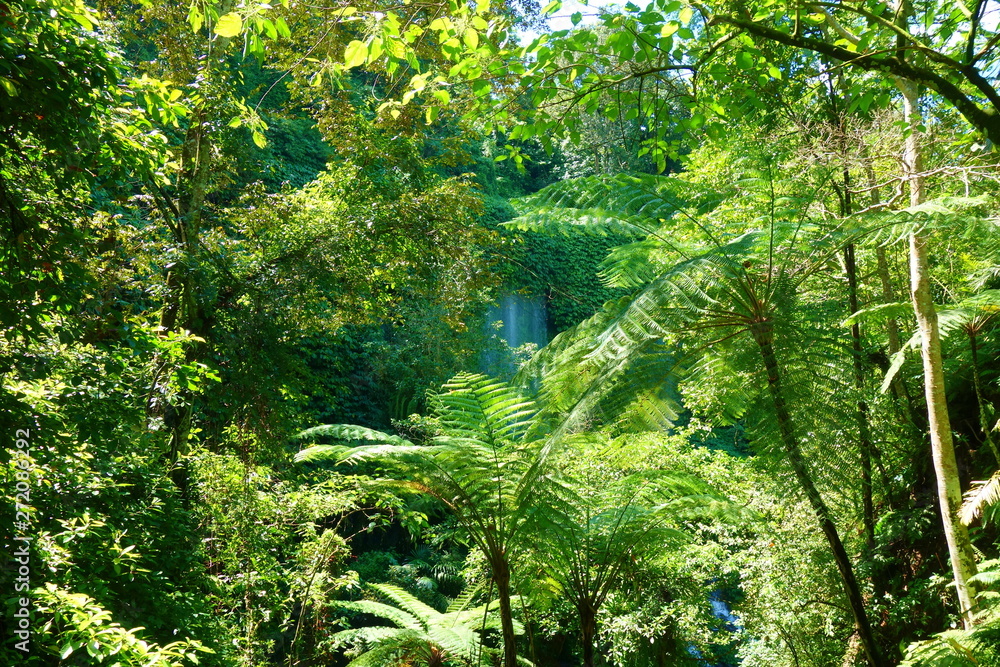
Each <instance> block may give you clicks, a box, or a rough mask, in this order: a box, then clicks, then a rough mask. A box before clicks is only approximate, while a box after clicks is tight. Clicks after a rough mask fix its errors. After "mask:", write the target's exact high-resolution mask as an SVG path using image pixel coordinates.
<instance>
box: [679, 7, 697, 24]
mask: <svg viewBox="0 0 1000 667" xmlns="http://www.w3.org/2000/svg"><path fill="white" fill-rule="evenodd" d="M693 16H694V9H692V8H691V7H685V8H684V9H682V10H681V11H680V13H679V14H678V15H677V18H678V19H680V22H681V23H683V24H684V25H687V24H688V23H690V22H691V17H693Z"/></svg>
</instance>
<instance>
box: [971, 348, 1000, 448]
mask: <svg viewBox="0 0 1000 667" xmlns="http://www.w3.org/2000/svg"><path fill="white" fill-rule="evenodd" d="M977 339H978V334H977V333H976V332H975V331H970V332H969V351H970V352H971V353H972V384H973V386H974V387H975V388H976V402H977V403H979V428H980V429H982V431H983V439H984V440H985V441H986V444H987V446H988V447H989V448H990V451H991V452H993V458H994V459H996V462H997V465H1000V450H997V443H996V442H995V441H994V440H993V433H992V432H993V427H992V426H990V422H991V421H992V419H991V418H990V416H988V415H987V414H986V399H985V398H983V376H982V374H981V373H980V372H979V343H978V340H977Z"/></svg>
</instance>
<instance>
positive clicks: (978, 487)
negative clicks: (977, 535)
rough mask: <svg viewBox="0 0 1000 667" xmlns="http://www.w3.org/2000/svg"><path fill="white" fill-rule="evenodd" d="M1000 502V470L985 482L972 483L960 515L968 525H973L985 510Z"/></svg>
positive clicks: (966, 493) (959, 512) (962, 520)
mask: <svg viewBox="0 0 1000 667" xmlns="http://www.w3.org/2000/svg"><path fill="white" fill-rule="evenodd" d="M998 502H1000V471H997V472H995V473H993V476H992V477H990V478H989V479H988V480H986V481H985V482H973V483H972V486H971V487H970V488H969V490H968V491H966V492H965V498H964V499H963V501H962V507H961V509H959V511H958V517H959V519H960V520H961V522H962V523H964V524H965V525H966V526H968V525H971V524H972V523H973V522H974V521H975V520H976V519H978V518H979V517H980V516H982V514H983V510H985V509H986V508H987V507H990V506H991V505H996V504H997V503H998Z"/></svg>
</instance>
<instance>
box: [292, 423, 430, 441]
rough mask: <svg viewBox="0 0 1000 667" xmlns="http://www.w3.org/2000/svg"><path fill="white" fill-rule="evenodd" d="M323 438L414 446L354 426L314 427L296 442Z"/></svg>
mask: <svg viewBox="0 0 1000 667" xmlns="http://www.w3.org/2000/svg"><path fill="white" fill-rule="evenodd" d="M323 436H326V437H330V438H333V439H335V440H342V441H345V442H377V443H383V444H389V445H410V444H413V443H411V442H410V441H409V440H406V439H404V438H400V437H399V436H397V435H390V434H388V433H383V432H382V431H376V430H375V429H370V428H366V427H364V426H355V425H352V424H323V425H320V426H314V427H312V428H307V429H306V430H304V431H300V432H299V433H297V434H296V435H295V436H294V437H295V439H296V440H312V439H314V438H318V437H323Z"/></svg>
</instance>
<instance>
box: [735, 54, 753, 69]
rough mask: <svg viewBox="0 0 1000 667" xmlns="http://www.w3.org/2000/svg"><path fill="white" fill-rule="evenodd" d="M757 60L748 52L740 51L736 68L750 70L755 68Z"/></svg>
mask: <svg viewBox="0 0 1000 667" xmlns="http://www.w3.org/2000/svg"><path fill="white" fill-rule="evenodd" d="M755 60H756V59H755V58H754V57H753V54H752V53H748V52H746V51H740V52H739V53H737V54H736V66H737V67H739V68H740V69H744V70H746V69H750V68H751V67H753V65H754V61H755Z"/></svg>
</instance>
